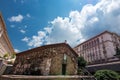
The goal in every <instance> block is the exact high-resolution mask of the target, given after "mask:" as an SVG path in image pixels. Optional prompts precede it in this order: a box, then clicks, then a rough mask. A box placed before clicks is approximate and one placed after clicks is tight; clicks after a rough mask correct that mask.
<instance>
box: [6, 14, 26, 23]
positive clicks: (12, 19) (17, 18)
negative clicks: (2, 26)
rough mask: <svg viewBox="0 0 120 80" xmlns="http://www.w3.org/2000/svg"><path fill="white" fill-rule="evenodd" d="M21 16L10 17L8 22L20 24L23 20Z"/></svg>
mask: <svg viewBox="0 0 120 80" xmlns="http://www.w3.org/2000/svg"><path fill="white" fill-rule="evenodd" d="M23 18H24V17H23V16H22V15H21V14H19V15H18V16H12V17H11V18H8V20H9V21H10V22H21V21H22V20H23Z"/></svg>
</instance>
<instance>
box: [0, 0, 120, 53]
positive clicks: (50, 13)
mask: <svg viewBox="0 0 120 80" xmlns="http://www.w3.org/2000/svg"><path fill="white" fill-rule="evenodd" d="M0 11H1V12H2V15H3V18H4V20H5V23H6V27H7V31H8V35H9V38H10V40H11V42H12V45H13V47H14V49H15V50H16V51H24V50H28V49H31V48H34V47H38V46H41V45H45V44H51V43H57V42H64V40H67V41H68V43H69V44H70V45H71V46H75V45H77V44H79V43H81V42H83V41H85V40H86V39H88V38H90V37H92V36H95V35H96V34H98V33H100V32H102V31H104V30H109V31H113V32H116V33H118V34H119V33H120V32H119V30H120V0H0ZM114 21H115V22H114ZM113 22H114V23H113Z"/></svg>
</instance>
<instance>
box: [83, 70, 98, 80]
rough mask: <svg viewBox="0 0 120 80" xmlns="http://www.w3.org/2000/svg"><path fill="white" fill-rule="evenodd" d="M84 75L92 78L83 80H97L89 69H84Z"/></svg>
mask: <svg viewBox="0 0 120 80" xmlns="http://www.w3.org/2000/svg"><path fill="white" fill-rule="evenodd" d="M82 75H84V76H90V77H89V78H88V77H87V78H84V77H83V78H81V80H97V79H96V78H95V77H94V76H93V75H92V74H91V73H90V72H89V71H88V70H87V69H85V68H84V69H82Z"/></svg>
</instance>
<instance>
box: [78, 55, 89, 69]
mask: <svg viewBox="0 0 120 80" xmlns="http://www.w3.org/2000/svg"><path fill="white" fill-rule="evenodd" d="M86 64H87V61H86V60H85V59H84V58H83V57H78V68H85V66H86Z"/></svg>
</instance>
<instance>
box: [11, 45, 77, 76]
mask: <svg viewBox="0 0 120 80" xmlns="http://www.w3.org/2000/svg"><path fill="white" fill-rule="evenodd" d="M77 57H78V55H77V54H76V53H75V52H74V50H73V49H72V48H71V47H70V46H69V45H68V44H66V43H58V44H51V45H45V46H41V47H37V48H34V49H31V50H28V51H24V52H21V53H18V54H17V55H16V60H15V63H14V65H13V73H12V74H16V75H75V74H77Z"/></svg>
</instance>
